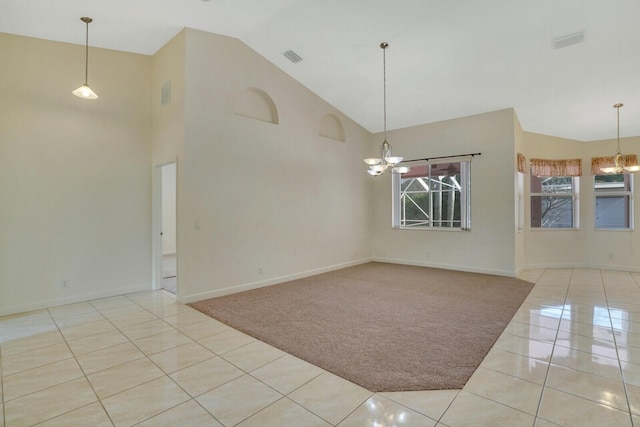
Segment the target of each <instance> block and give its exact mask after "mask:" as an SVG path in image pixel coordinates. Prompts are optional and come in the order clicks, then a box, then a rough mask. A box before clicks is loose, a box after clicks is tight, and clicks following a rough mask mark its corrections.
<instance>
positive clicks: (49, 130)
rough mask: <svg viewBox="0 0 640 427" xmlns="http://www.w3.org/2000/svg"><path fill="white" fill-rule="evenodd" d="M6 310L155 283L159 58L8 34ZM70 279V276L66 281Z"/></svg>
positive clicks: (3, 230)
mask: <svg viewBox="0 0 640 427" xmlns="http://www.w3.org/2000/svg"><path fill="white" fill-rule="evenodd" d="M0 56H1V57H2V66H1V67H0V94H1V96H0V99H1V101H0V207H1V208H0V315H3V314H8V313H15V312H21V311H26V310H32V309H37V308H43V307H47V306H52V305H59V304H64V303H69V302H75V301H82V300H86V299H91V298H98V297H102V296H109V295H116V294H119V293H123V292H130V291H134V290H139V289H146V288H148V287H149V286H150V268H151V265H150V259H151V256H150V255H151V254H150V245H149V241H150V202H151V200H150V195H151V192H150V189H151V185H150V184H151V183H150V174H149V173H148V171H149V169H148V167H149V163H150V159H151V148H150V108H149V101H148V100H149V99H150V92H149V88H150V85H149V75H150V65H151V64H150V59H149V57H146V56H142V55H134V54H128V53H121V52H115V51H110V50H104V49H95V48H90V56H89V58H90V64H89V84H90V85H91V86H92V87H93V89H94V90H95V91H96V92H97V93H98V95H99V96H100V98H99V99H97V100H95V101H88V100H83V99H79V98H76V97H75V96H73V95H72V94H71V91H72V90H73V89H75V88H76V87H78V86H80V84H82V83H83V81H84V46H80V45H71V44H65V43H57V42H50V41H43V40H38V39H32V38H26V37H19V36H13V35H8V34H0ZM65 280H67V281H68V284H69V287H68V288H64V287H63V281H65Z"/></svg>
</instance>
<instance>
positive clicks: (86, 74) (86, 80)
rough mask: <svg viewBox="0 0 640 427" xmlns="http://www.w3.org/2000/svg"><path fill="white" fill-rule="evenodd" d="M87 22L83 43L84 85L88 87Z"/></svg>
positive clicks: (87, 23) (87, 22) (86, 22)
mask: <svg viewBox="0 0 640 427" xmlns="http://www.w3.org/2000/svg"><path fill="white" fill-rule="evenodd" d="M89 22H90V21H85V24H86V26H87V30H86V32H85V42H84V84H85V85H87V86H88V85H89V83H88V81H89Z"/></svg>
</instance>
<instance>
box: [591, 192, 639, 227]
mask: <svg viewBox="0 0 640 427" xmlns="http://www.w3.org/2000/svg"><path fill="white" fill-rule="evenodd" d="M630 200H631V198H630V197H629V196H599V197H598V196H596V228H629V226H630V224H629V203H630Z"/></svg>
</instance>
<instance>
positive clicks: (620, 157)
mask: <svg viewBox="0 0 640 427" xmlns="http://www.w3.org/2000/svg"><path fill="white" fill-rule="evenodd" d="M623 105H624V104H616V105H614V106H613V108H615V109H616V111H617V117H618V126H617V129H618V134H617V141H618V151H617V152H616V155H615V156H614V157H613V164H614V165H613V166H609V167H603V168H600V170H601V171H602V172H604V173H609V174H622V173H635V172H639V171H640V165H638V164H627V156H625V155H624V154H622V152H621V151H620V108H622V106H623Z"/></svg>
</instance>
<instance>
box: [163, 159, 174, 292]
mask: <svg viewBox="0 0 640 427" xmlns="http://www.w3.org/2000/svg"><path fill="white" fill-rule="evenodd" d="M160 174H161V187H162V190H161V200H162V213H161V217H162V228H161V232H160V236H161V241H162V252H161V256H162V260H161V265H162V273H161V275H160V278H161V282H160V287H161V288H162V289H164V290H166V291H168V292H171V293H172V294H174V295H175V294H176V292H177V285H178V280H177V278H178V264H177V258H178V241H177V227H176V224H177V221H176V163H169V164H166V165H163V166H161V167H160Z"/></svg>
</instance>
